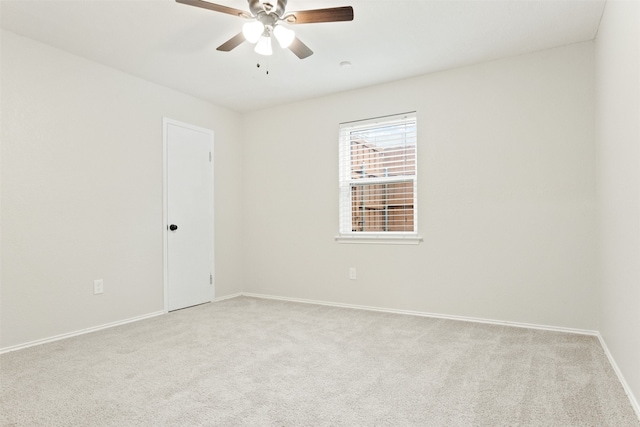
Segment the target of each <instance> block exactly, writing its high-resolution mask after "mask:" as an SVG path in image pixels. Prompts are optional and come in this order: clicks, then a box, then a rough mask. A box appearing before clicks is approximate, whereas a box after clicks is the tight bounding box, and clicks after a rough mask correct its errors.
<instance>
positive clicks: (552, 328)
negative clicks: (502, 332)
mask: <svg viewBox="0 0 640 427" xmlns="http://www.w3.org/2000/svg"><path fill="white" fill-rule="evenodd" d="M242 296H246V297H254V298H263V299H273V300H281V301H290V302H300V303H304V304H316V305H326V306H331V307H343V308H353V309H356V310H368V311H379V312H382V313H394V314H407V315H410V316H420V317H433V318H437V319H448V320H460V321H463V322H474V323H486V324H490V325H500V326H513V327H516V328H527V329H540V330H544V331H552V332H566V333H570V334H579V335H592V336H598V331H590V330H586V329H575V328H564V327H560V326H547V325H536V324H532V323H521V322H510V321H505V320H493V319H482V318H477V317H467V316H452V315H448V314H439V313H429V312H425V311H412V310H400V309H392V308H384V307H372V306H366V305H358V304H343V303H336V302H330V301H318V300H310V299H302V298H289V297H281V296H277V295H265V294H254V293H249V292H243V293H242Z"/></svg>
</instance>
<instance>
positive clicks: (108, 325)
mask: <svg viewBox="0 0 640 427" xmlns="http://www.w3.org/2000/svg"><path fill="white" fill-rule="evenodd" d="M163 314H165V312H164V311H155V312H153V313H148V314H143V315H142V316H136V317H131V318H129V319H125V320H119V321H117V322H111V323H105V324H104V325H99V326H93V327H91V328H85V329H80V330H78V331H74V332H68V333H66V334H60V335H55V336H53V337H49V338H42V339H39V340H35V341H30V342H26V343H23V344H18V345H13V346H10V347H5V348H0V354H4V353H9V352H11V351H16V350H22V349H24V348H28V347H33V346H36V345H40V344H47V343H50V342H54V341H60V340H63V339H65V338H71V337H75V336H78V335H84V334H88V333H91V332H96V331H100V330H102V329H108V328H113V327H114V326H120V325H125V324H127V323H132V322H137V321H139V320H144V319H149V318H151V317H156V316H160V315H163Z"/></svg>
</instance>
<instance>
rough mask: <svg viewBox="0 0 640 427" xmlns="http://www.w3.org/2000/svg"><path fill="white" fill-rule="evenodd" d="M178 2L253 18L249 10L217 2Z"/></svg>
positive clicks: (185, 0)
mask: <svg viewBox="0 0 640 427" xmlns="http://www.w3.org/2000/svg"><path fill="white" fill-rule="evenodd" d="M176 2H178V3H182V4H187V5H189V6H195V7H201V8H203V9H209V10H213V11H214V12H222V13H227V14H229V15H233V16H239V17H241V18H251V14H250V13H249V12H245V11H243V10H240V9H234V8H232V7H227V6H222V5H219V4H215V3H209V2H208V1H203V0H176Z"/></svg>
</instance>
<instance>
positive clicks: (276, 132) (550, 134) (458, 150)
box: [243, 42, 597, 330]
mask: <svg viewBox="0 0 640 427" xmlns="http://www.w3.org/2000/svg"><path fill="white" fill-rule="evenodd" d="M357 66H358V65H357V64H354V67H357ZM593 85H594V80H593V44H592V43H591V42H585V43H581V44H577V45H572V46H568V47H563V48H558V49H552V50H547V51H543V52H538V53H534V54H530V55H524V56H519V57H515V58H510V59H505V60H500V61H494V62H490V63H484V64H480V65H475V66H471V67H465V68H460V69H455V70H451V71H446V72H441V73H437V74H431V75H425V76H422V77H417V78H413V79H408V80H403V81H398V82H394V83H390V84H386V85H380V86H375V87H371V88H367V89H363V90H356V91H351V92H345V93H341V94H337V95H333V96H328V97H324V98H319V99H312V100H308V101H304V102H299V103H295V104H291V105H286V106H282V107H280V108H273V109H269V110H265V111H259V112H254V113H250V114H246V115H244V116H243V129H244V157H243V159H244V163H243V168H244V190H243V192H244V216H243V224H244V248H245V249H244V257H245V259H246V262H247V268H246V269H245V277H244V282H245V285H244V289H245V291H247V292H255V293H263V294H271V295H279V296H286V297H296V298H305V299H314V300H323V301H331V302H340V303H351V304H361V305H369V306H378V307H387V308H395V309H406V310H417V311H425V312H432V313H442V314H448V315H459V316H470V317H478V318H486V319H494V320H504V321H515V322H524V323H532V324H539V325H553V326H560V327H568V328H578V329H587V330H595V329H597V262H596V196H595V139H594V90H593ZM412 110H416V111H417V116H418V138H419V141H418V157H419V159H418V163H419V189H418V191H419V217H418V221H419V231H420V234H421V235H422V236H423V238H424V243H422V244H421V245H419V246H389V245H351V244H339V243H336V242H335V241H334V236H335V235H336V233H337V232H338V211H337V210H338V182H337V180H338V170H337V163H338V158H337V143H338V142H337V139H338V124H339V123H340V122H346V121H351V120H357V119H365V118H368V117H375V116H382V115H387V114H393V113H400V112H405V111H412ZM285 160H287V163H286V164H285V163H283V162H284V161H285ZM349 267H356V268H357V272H358V279H357V280H356V281H349V280H348V268H349Z"/></svg>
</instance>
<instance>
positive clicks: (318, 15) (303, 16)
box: [285, 6, 353, 24]
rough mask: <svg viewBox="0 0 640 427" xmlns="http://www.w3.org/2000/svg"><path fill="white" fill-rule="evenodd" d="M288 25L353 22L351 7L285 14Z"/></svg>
mask: <svg viewBox="0 0 640 427" xmlns="http://www.w3.org/2000/svg"><path fill="white" fill-rule="evenodd" d="M285 20H286V21H287V22H288V23H289V24H315V23H318V22H339V21H353V8H352V7H351V6H343V7H330V8H328V9H314V10H301V11H299V12H292V13H289V14H287V16H286V17H285Z"/></svg>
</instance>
